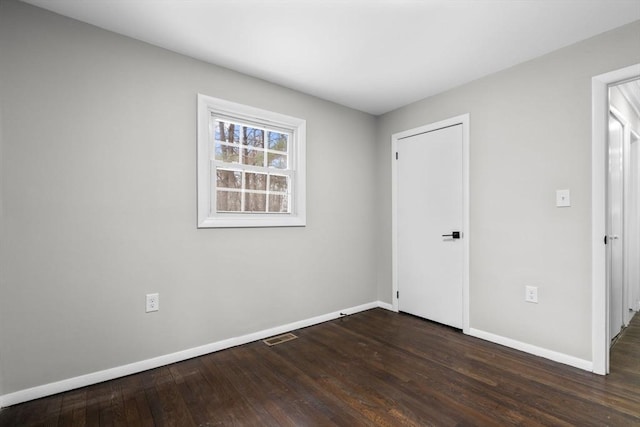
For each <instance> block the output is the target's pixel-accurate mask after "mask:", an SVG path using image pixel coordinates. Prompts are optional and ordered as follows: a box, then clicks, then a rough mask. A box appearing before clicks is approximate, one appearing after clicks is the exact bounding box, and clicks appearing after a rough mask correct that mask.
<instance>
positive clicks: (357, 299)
mask: <svg viewBox="0 0 640 427" xmlns="http://www.w3.org/2000/svg"><path fill="white" fill-rule="evenodd" d="M1 7H2V9H1V10H0V43H1V45H0V52H1V56H0V58H1V61H2V62H1V65H0V75H1V76H2V77H1V78H0V99H1V100H2V106H1V108H2V115H3V118H4V122H3V127H2V152H3V158H2V164H1V171H2V185H3V187H2V191H3V202H4V203H3V205H4V217H3V227H4V235H3V239H2V254H1V255H2V257H1V259H2V265H1V269H0V270H1V271H2V276H0V277H1V282H0V334H1V335H0V337H1V344H0V354H1V355H2V359H1V363H2V364H1V368H2V369H0V372H2V374H3V383H4V390H3V392H4V393H10V392H13V391H17V390H21V389H24V388H27V387H32V386H37V385H41V384H46V383H49V382H52V381H57V380H62V379H66V378H69V377H73V376H78V375H82V374H86V373H90V372H94V371H98V370H102V369H106V368H111V367H115V366H119V365H123V364H126V363H131V362H135V361H139V360H144V359H147V358H151V357H155V356H160V355H163V354H168V353H172V352H176V351H180V350H184V349H188V348H192V347H194V346H200V345H204V344H208V343H211V342H215V341H218V340H222V339H226V338H230V337H235V336H239V335H243V334H246V333H250V332H255V331H258V330H262V329H265V328H270V327H274V326H279V325H282V324H286V323H289V322H293V321H298V320H302V319H306V318H309V317H312V316H317V315H321V314H326V313H329V312H333V311H336V310H340V309H343V308H346V307H351V306H355V305H359V304H363V303H367V302H372V301H375V300H376V297H377V295H376V288H375V262H376V258H375V252H374V250H373V247H374V236H375V232H376V230H375V228H374V226H375V223H374V221H373V217H372V212H374V209H375V208H376V205H375V197H376V193H377V190H376V188H375V186H374V185H372V182H373V181H374V179H375V169H374V168H373V167H372V165H373V164H374V161H375V150H374V149H373V147H374V138H375V137H374V130H375V125H374V121H375V119H374V117H372V116H370V115H367V114H364V113H361V112H357V111H354V110H350V109H348V108H345V107H341V106H338V105H336V104H332V103H329V102H326V101H322V100H319V99H317V98H313V97H311V96H307V95H304V94H301V93H297V92H295V91H292V90H288V89H285V88H282V87H279V86H275V85H272V84H268V83H266V82H264V81H260V80H257V79H253V78H249V77H246V76H243V75H241V74H238V73H236V72H233V71H229V70H226V69H222V68H219V67H216V66H213V65H209V64H205V63H203V62H199V61H196V60H193V59H189V58H187V57H184V56H180V55H177V54H175V53H171V52H169V51H166V50H163V49H159V48H155V47H152V46H150V45H148V44H145V43H142V42H138V41H134V40H132V39H128V38H125V37H122V36H119V35H116V34H113V33H109V32H106V31H103V30H100V29H97V28H95V27H92V26H89V25H85V24H83V23H80V22H77V21H73V20H70V19H67V18H64V17H61V16H58V15H55V14H52V13H49V12H46V11H43V10H41V9H37V8H34V7H31V6H28V5H25V4H21V3H17V2H14V1H3V2H2V3H1ZM198 92H201V93H204V94H207V95H211V96H215V97H220V98H225V99H228V100H231V101H235V102H240V103H246V104H250V105H252V106H255V107H259V108H264V109H269V110H273V111H277V112H280V113H283V114H288V115H292V116H296V117H301V118H304V119H306V120H307V159H308V160H307V182H308V187H307V211H308V215H307V224H308V225H307V227H304V228H265V229H208V230H197V229H196V170H195V166H196V161H195V149H196V94H197V93H198ZM241 258H243V259H247V260H248V262H247V263H245V262H241V261H240V259H241ZM148 292H159V293H160V307H161V308H160V311H159V312H158V313H152V314H145V313H144V300H145V294H146V293H148Z"/></svg>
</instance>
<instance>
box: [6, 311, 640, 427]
mask: <svg viewBox="0 0 640 427" xmlns="http://www.w3.org/2000/svg"><path fill="white" fill-rule="evenodd" d="M295 333H296V335H298V337H299V338H298V339H296V340H292V341H289V342H286V343H283V344H280V345H276V346H273V347H268V346H266V345H265V344H264V343H262V342H255V343H251V344H247V345H243V346H241V347H236V348H233V349H229V350H225V351H220V352H217V353H212V354H209V355H206V356H202V357H198V358H195V359H191V360H187V361H184V362H180V363H176V364H173V365H169V366H166V367H162V368H158V369H153V370H150V371H147V372H143V373H140V374H136V375H131V376H129V377H125V378H120V379H117V380H113V381H108V382H105V383H101V384H96V385H93V386H90V387H85V388H82V389H78V390H74V391H70V392H66V393H62V394H59V395H56V396H51V397H47V398H43V399H39V400H35V401H32V402H27V403H23V404H20V405H16V406H12V407H9V408H5V409H3V410H2V411H0V426H36V425H47V426H56V425H58V426H84V425H89V426H109V425H130V426H153V425H157V426H165V425H166V426H191V425H198V426H214V425H243V426H244V425H261V426H262V425H278V426H281V425H291V426H325V425H339V426H358V425H375V426H400V425H410V426H429V425H433V426H472V425H478V426H485V425H486V426H509V425H524V426H529V425H532V426H533V425H550V426H563V425H576V426H634V425H637V426H640V316H636V318H635V319H634V321H633V324H632V326H631V327H629V328H628V329H627V330H626V331H625V333H624V335H623V336H622V337H621V339H620V340H619V341H618V343H616V345H615V346H614V349H613V353H612V357H611V361H612V373H611V374H610V375H608V376H606V377H603V376H598V375H594V374H591V373H588V372H585V371H581V370H579V369H574V368H571V367H567V366H564V365H560V364H557V363H554V362H551V361H548V360H545V359H540V358H536V357H533V356H530V355H527V354H524V353H521V352H518V351H515V350H511V349H508V348H505V347H501V346H499V345H495V344H491V343H488V342H485V341H482V340H479V339H475V338H472V337H468V336H465V335H463V334H462V333H460V332H458V331H455V330H453V329H450V328H447V327H444V326H441V325H437V324H434V323H430V322H426V321H423V320H420V319H417V318H415V317H412V316H408V315H404V314H396V313H392V312H389V311H385V310H382V309H374V310H370V311H366V312H363V313H359V314H355V315H353V316H349V317H345V318H342V319H338V320H335V321H331V322H327V323H323V324H321V325H317V326H313V327H310V328H306V329H301V330H298V331H295Z"/></svg>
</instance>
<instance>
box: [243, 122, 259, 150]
mask: <svg viewBox="0 0 640 427" xmlns="http://www.w3.org/2000/svg"><path fill="white" fill-rule="evenodd" d="M242 132H243V135H242V136H243V138H242V143H243V144H245V145H250V146H251V147H260V148H264V131H263V130H262V129H255V128H250V127H245V128H243V131H242Z"/></svg>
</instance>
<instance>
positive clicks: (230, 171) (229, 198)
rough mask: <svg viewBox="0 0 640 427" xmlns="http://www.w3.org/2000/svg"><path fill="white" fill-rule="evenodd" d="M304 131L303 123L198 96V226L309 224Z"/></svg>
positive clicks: (293, 118)
mask: <svg viewBox="0 0 640 427" xmlns="http://www.w3.org/2000/svg"><path fill="white" fill-rule="evenodd" d="M305 129H306V122H305V121H304V120H302V119H297V118H295V117H290V116H285V115H283V114H279V113H274V112H271V111H266V110H261V109H258V108H254V107H249V106H246V105H242V104H236V103H233V102H230V101H225V100H222V99H218V98H212V97H210V96H206V95H198V227H199V228H211V227H278V226H303V225H305V223H306V216H305V170H304V166H305Z"/></svg>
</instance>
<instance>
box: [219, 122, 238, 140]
mask: <svg viewBox="0 0 640 427" xmlns="http://www.w3.org/2000/svg"><path fill="white" fill-rule="evenodd" d="M215 137H216V141H226V142H235V143H238V142H240V125H236V124H234V123H228V122H223V121H220V120H216V128H215Z"/></svg>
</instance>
